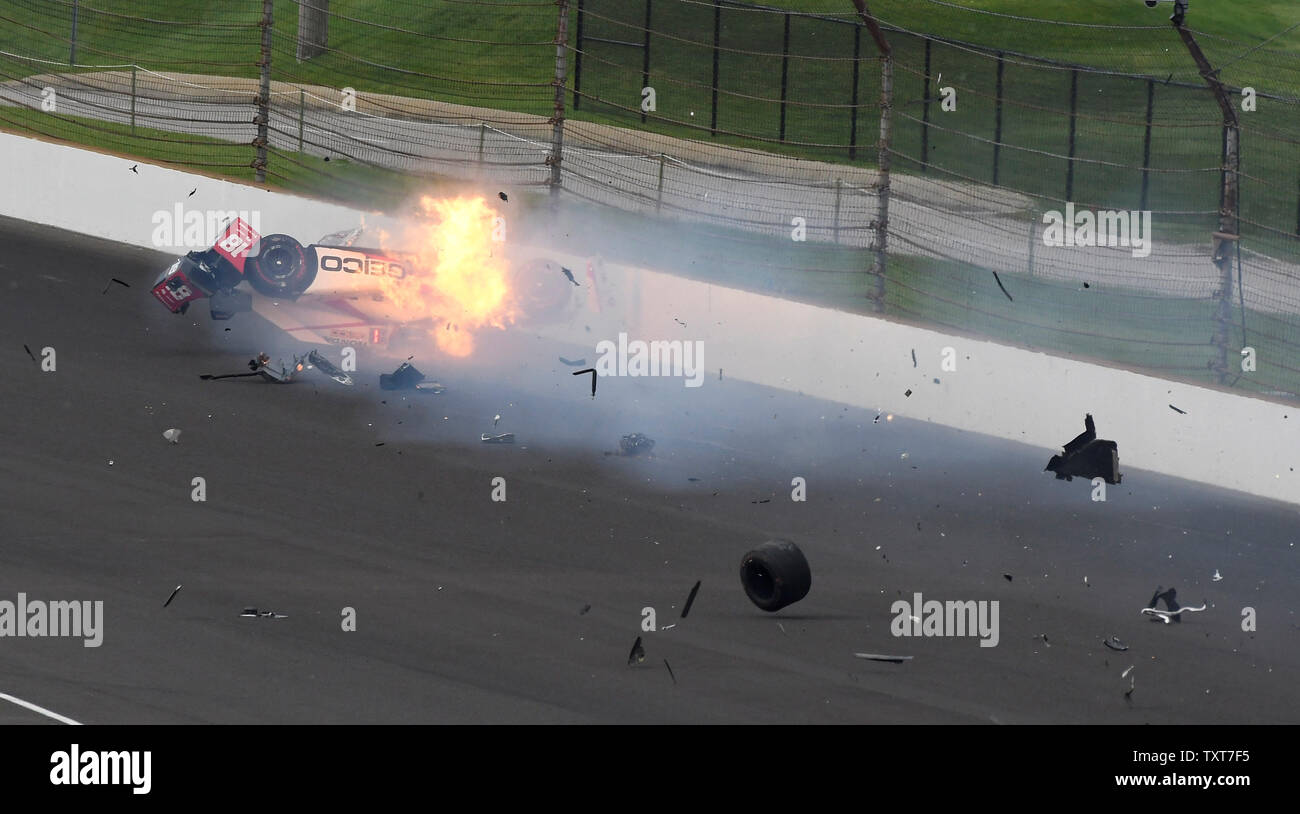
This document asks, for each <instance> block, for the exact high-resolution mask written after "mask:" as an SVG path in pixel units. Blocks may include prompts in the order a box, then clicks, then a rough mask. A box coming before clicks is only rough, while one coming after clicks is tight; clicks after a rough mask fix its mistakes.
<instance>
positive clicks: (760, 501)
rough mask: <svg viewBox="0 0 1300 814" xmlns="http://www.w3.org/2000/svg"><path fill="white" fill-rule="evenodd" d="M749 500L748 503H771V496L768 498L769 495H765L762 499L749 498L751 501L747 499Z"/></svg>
mask: <svg viewBox="0 0 1300 814" xmlns="http://www.w3.org/2000/svg"><path fill="white" fill-rule="evenodd" d="M749 502H750V503H771V502H772V498H770V497H766V498H763V499H762V500H751V501H749Z"/></svg>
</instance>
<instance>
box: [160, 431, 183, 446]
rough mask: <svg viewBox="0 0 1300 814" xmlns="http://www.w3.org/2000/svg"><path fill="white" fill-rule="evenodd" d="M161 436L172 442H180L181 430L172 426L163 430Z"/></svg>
mask: <svg viewBox="0 0 1300 814" xmlns="http://www.w3.org/2000/svg"><path fill="white" fill-rule="evenodd" d="M163 438H166V439H167V440H168V441H171V442H172V443H173V444H179V443H180V442H181V431H180V430H178V429H176V428H175V427H173V428H171V429H170V430H166V431H165V432H163Z"/></svg>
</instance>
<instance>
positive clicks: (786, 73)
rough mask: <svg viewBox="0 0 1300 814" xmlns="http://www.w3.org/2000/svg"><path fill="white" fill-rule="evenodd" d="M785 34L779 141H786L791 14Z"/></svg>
mask: <svg viewBox="0 0 1300 814" xmlns="http://www.w3.org/2000/svg"><path fill="white" fill-rule="evenodd" d="M783 16H784V17H785V34H784V36H783V38H782V40H781V132H780V135H779V136H778V140H779V141H785V90H786V82H787V80H788V79H789V76H790V13H789V12H786V13H785V14H784V15H783Z"/></svg>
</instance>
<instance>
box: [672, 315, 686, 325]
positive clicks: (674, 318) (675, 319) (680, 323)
mask: <svg viewBox="0 0 1300 814" xmlns="http://www.w3.org/2000/svg"><path fill="white" fill-rule="evenodd" d="M673 322H676V323H677V324H678V325H680V326H682V327H683V328H685V327H686V323H685V322H682V321H681V320H680V319H678V318H677V317H673Z"/></svg>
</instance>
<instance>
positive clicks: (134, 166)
mask: <svg viewBox="0 0 1300 814" xmlns="http://www.w3.org/2000/svg"><path fill="white" fill-rule="evenodd" d="M138 166H140V165H139V164H132V165H131V172H133V173H135V174H136V175H139V174H140V171H139V170H137V169H136V167H138Z"/></svg>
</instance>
